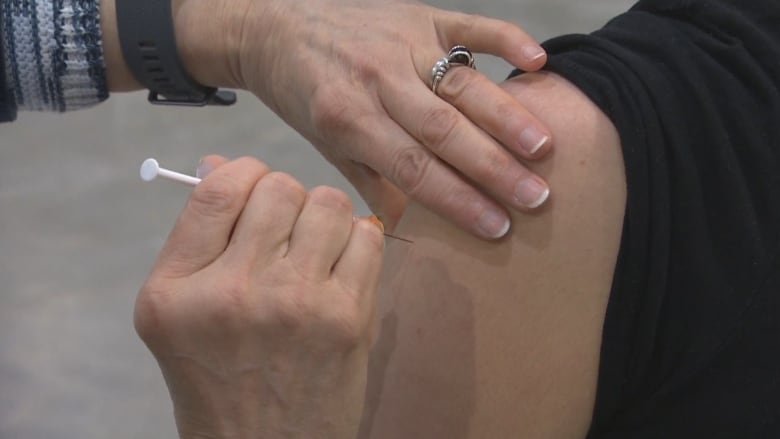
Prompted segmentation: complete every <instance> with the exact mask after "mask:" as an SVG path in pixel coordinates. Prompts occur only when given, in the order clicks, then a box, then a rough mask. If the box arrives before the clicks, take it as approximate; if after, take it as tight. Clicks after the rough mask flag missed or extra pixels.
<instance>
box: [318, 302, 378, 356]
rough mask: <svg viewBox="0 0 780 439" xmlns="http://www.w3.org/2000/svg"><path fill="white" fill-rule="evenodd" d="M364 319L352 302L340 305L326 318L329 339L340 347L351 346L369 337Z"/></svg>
mask: <svg viewBox="0 0 780 439" xmlns="http://www.w3.org/2000/svg"><path fill="white" fill-rule="evenodd" d="M366 320H367V319H366V318H365V317H364V316H363V312H362V310H361V309H360V306H359V305H358V304H357V303H355V302H354V301H347V302H346V303H344V302H342V303H340V306H339V307H337V308H333V311H332V312H331V313H330V315H329V316H328V323H327V325H328V328H329V332H330V334H331V337H332V338H333V339H334V340H336V341H337V343H340V344H342V345H346V346H353V345H356V344H358V343H359V342H360V341H361V340H365V339H368V337H369V336H370V334H369V331H368V328H367V324H366Z"/></svg>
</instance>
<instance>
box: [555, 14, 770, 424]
mask: <svg viewBox="0 0 780 439" xmlns="http://www.w3.org/2000/svg"><path fill="white" fill-rule="evenodd" d="M545 47H546V49H547V50H548V53H549V55H550V58H549V62H548V67H547V68H548V69H549V70H552V71H554V72H557V73H559V74H561V75H562V76H564V77H566V78H567V79H568V80H570V81H572V82H573V83H574V84H575V85H577V86H578V87H579V88H580V89H582V90H583V91H584V92H585V93H586V94H587V95H588V96H589V97H590V98H591V99H592V100H593V101H594V102H595V103H596V104H597V105H598V106H599V107H600V108H601V110H602V111H604V113H605V114H606V115H607V116H608V117H609V118H610V119H611V120H612V122H613V123H614V125H615V126H616V128H617V130H618V132H619V134H620V139H621V144H622V148H623V155H624V162H625V169H626V178H627V186H628V199H627V206H626V212H625V219H624V230H623V237H622V243H621V249H620V254H619V257H618V265H617V268H616V272H615V274H614V279H613V286H612V291H611V294H610V300H609V304H608V308H607V314H606V318H605V323H604V332H603V336H602V348H601V364H600V371H599V384H598V391H597V400H596V407H595V411H594V414H593V422H592V426H591V432H590V437H591V438H629V437H630V438H645V437H647V438H659V437H664V438H694V437H695V438H699V437H707V438H714V437H780V424H779V423H780V349H778V347H777V346H778V343H779V341H780V297H778V296H780V276H779V273H780V261H779V259H780V257H779V256H778V255H779V254H780V251H779V248H780V1H778V0H654V1H653V0H647V1H640V2H638V3H637V4H636V5H635V6H634V7H633V8H632V9H631V10H630V11H628V12H627V13H625V14H623V15H620V16H618V17H616V18H615V19H613V20H612V21H610V22H609V23H608V24H607V25H606V26H605V27H604V28H603V29H601V30H599V31H597V32H595V33H593V34H591V35H568V36H563V37H559V38H555V39H553V40H550V41H548V42H547V43H545Z"/></svg>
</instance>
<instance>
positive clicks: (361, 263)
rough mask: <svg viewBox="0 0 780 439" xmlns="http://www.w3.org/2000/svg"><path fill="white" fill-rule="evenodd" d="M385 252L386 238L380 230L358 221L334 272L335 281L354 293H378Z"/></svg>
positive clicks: (367, 221) (367, 222)
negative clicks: (383, 253)
mask: <svg viewBox="0 0 780 439" xmlns="http://www.w3.org/2000/svg"><path fill="white" fill-rule="evenodd" d="M383 249H384V237H383V236H382V232H381V230H380V229H379V227H377V226H376V225H374V224H372V223H371V221H369V220H367V219H360V220H358V221H357V222H356V223H355V224H354V226H353V227H352V233H351V235H350V236H349V242H348V243H347V244H346V248H345V249H344V251H343V253H342V254H341V258H340V259H339V260H338V262H337V263H336V266H335V267H334V268H333V278H335V279H337V280H338V281H339V282H340V283H341V284H342V285H344V286H346V287H347V288H349V289H350V290H351V291H372V292H374V291H376V289H377V287H378V284H379V274H380V271H381V270H382V251H383Z"/></svg>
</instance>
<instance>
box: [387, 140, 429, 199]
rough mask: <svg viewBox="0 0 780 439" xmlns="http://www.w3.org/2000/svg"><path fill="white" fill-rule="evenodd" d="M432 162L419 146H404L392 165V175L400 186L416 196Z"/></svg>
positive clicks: (407, 192)
mask: <svg viewBox="0 0 780 439" xmlns="http://www.w3.org/2000/svg"><path fill="white" fill-rule="evenodd" d="M430 162H431V157H430V156H429V155H428V153H427V152H426V151H425V150H424V149H422V148H420V147H417V146H410V147H406V148H402V149H401V150H400V151H398V153H397V154H396V156H395V157H394V159H393V161H392V164H391V165H390V166H391V168H390V175H391V177H392V178H393V180H394V181H395V183H396V184H397V185H398V187H399V188H400V189H401V190H402V191H404V192H405V193H406V194H408V195H412V196H414V195H415V194H417V193H418V191H419V190H420V187H421V186H422V183H423V181H425V174H426V172H427V169H428V166H429V164H430Z"/></svg>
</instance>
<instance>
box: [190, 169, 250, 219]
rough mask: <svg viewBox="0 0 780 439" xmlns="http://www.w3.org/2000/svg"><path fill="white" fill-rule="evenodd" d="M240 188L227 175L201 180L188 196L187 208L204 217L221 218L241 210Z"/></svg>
mask: <svg viewBox="0 0 780 439" xmlns="http://www.w3.org/2000/svg"><path fill="white" fill-rule="evenodd" d="M241 193H242V190H241V187H240V186H239V184H238V182H236V181H235V179H233V178H231V177H230V176H229V175H225V174H219V175H215V176H213V177H212V178H210V179H206V180H203V182H201V184H199V185H198V186H196V187H195V190H194V191H193V192H192V195H190V199H189V202H188V206H189V208H190V209H192V210H193V211H194V212H195V213H197V214H198V215H201V216H205V217H215V216H221V215H223V214H225V213H228V212H233V211H235V210H237V209H240V208H241V201H242V200H241V196H240V195H241Z"/></svg>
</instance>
